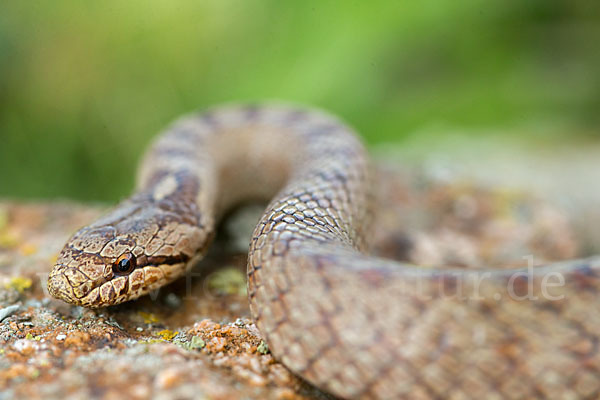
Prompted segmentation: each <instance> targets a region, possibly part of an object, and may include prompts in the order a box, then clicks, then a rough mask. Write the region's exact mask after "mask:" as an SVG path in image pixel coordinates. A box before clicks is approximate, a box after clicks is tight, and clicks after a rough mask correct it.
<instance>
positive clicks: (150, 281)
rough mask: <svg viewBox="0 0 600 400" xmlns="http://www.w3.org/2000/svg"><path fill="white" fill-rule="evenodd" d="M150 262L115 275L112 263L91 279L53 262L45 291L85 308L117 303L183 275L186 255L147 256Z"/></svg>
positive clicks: (131, 298)
mask: <svg viewBox="0 0 600 400" xmlns="http://www.w3.org/2000/svg"><path fill="white" fill-rule="evenodd" d="M145 261H148V262H151V264H147V265H143V266H138V267H137V268H136V269H134V270H133V271H132V272H131V273H130V274H127V275H116V274H114V273H113V272H112V268H111V265H107V266H105V271H106V272H105V274H104V276H102V277H100V278H98V279H90V278H88V277H87V276H86V275H85V274H83V273H82V272H81V271H80V270H79V269H77V268H74V267H69V266H67V265H64V264H56V265H55V266H54V268H53V269H52V272H51V273H50V275H49V277H48V292H49V294H50V295H51V296H52V297H54V298H57V299H60V300H63V301H65V302H67V303H69V304H73V305H77V306H83V307H88V308H100V307H106V306H110V305H116V304H120V303H123V302H125V301H129V300H133V299H136V298H138V297H140V296H143V295H145V294H148V293H149V292H151V291H153V290H155V289H158V288H159V287H161V286H163V285H165V284H166V283H170V282H172V281H174V280H175V279H177V278H178V277H180V276H182V275H183V274H184V273H185V271H186V269H187V266H188V264H189V263H188V259H187V257H169V258H167V257H157V258H148V259H147V260H145Z"/></svg>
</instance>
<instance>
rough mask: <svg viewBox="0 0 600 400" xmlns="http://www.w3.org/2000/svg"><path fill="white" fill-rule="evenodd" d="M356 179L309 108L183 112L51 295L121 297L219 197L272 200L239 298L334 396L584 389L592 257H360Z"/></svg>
mask: <svg viewBox="0 0 600 400" xmlns="http://www.w3.org/2000/svg"><path fill="white" fill-rule="evenodd" d="M370 176H371V172H370V167H369V160H368V157H367V154H366V152H365V149H364V148H363V145H362V144H361V142H360V141H359V140H358V139H357V136H356V135H355V134H354V133H353V132H352V131H351V130H350V129H349V128H348V127H346V126H345V125H344V124H342V123H341V122H339V121H338V120H337V119H335V118H334V117H332V116H329V115H327V114H324V113H322V112H319V111H314V110H303V109H296V108H293V107H285V106H243V107H242V106H237V107H235V106H231V107H223V108H219V109H214V110H211V111H208V112H206V113H204V114H200V115H192V116H187V117H184V118H182V119H180V120H179V121H177V122H175V123H174V124H173V126H172V127H171V128H169V129H168V130H167V131H166V132H165V133H164V134H162V135H160V136H158V138H157V139H156V141H155V142H154V144H153V146H152V147H151V148H150V150H149V151H148V152H147V153H146V156H145V158H144V160H143V162H142V164H141V168H140V173H139V177H138V186H137V189H136V190H135V194H133V196H131V197H130V198H129V199H127V200H125V201H124V202H122V203H121V204H119V205H118V206H117V207H116V208H115V209H114V210H113V211H112V212H110V213H109V214H108V215H106V216H104V217H103V218H101V219H100V220H98V221H96V222H95V223H93V224H92V225H89V226H86V227H85V228H83V229H81V230H79V231H78V232H77V233H75V235H74V236H73V237H72V238H71V239H70V240H69V241H68V243H67V244H66V246H65V248H64V249H63V251H62V252H61V254H60V256H59V259H58V261H57V265H56V266H54V268H53V270H52V272H51V274H50V277H49V280H48V287H49V290H50V293H51V294H52V296H54V297H56V298H59V299H62V300H64V301H66V302H69V303H72V304H77V305H81V306H85V307H104V306H109V305H113V304H117V303H120V302H124V301H128V300H132V299H135V298H137V297H139V296H141V295H144V294H146V293H148V292H149V291H151V290H153V289H155V288H157V287H160V286H162V285H164V284H166V283H168V282H170V281H173V280H174V279H177V278H178V277H180V276H182V274H184V273H185V271H186V270H187V269H188V268H189V267H190V266H191V265H192V264H194V262H195V261H196V260H197V259H198V258H200V257H201V255H202V254H203V253H204V250H205V249H206V248H207V246H208V245H209V243H210V239H211V238H212V236H213V232H214V229H215V224H216V222H217V221H218V220H219V218H220V216H222V215H223V213H224V212H226V211H227V210H228V209H230V208H231V207H232V206H234V205H237V204H238V203H241V202H243V201H245V200H248V199H272V200H271V202H270V204H269V205H268V207H267V209H266V211H265V213H264V215H263V216H262V217H261V219H260V221H259V223H258V225H257V226H256V229H255V230H254V234H253V237H252V241H251V244H250V251H249V256H248V295H249V300H250V307H251V310H252V315H253V317H254V319H255V321H256V323H257V325H258V328H259V329H260V332H261V333H262V335H263V336H264V338H265V339H266V341H267V343H268V344H269V347H270V349H271V351H272V353H273V355H274V356H275V357H276V358H277V359H278V360H280V361H281V362H282V363H284V364H285V365H286V366H287V367H288V368H289V369H290V370H292V371H293V372H294V373H296V374H298V375H300V376H302V377H303V378H304V379H306V380H308V381H309V382H311V383H313V384H314V385H316V386H318V387H320V388H321V389H323V390H325V391H327V392H330V393H332V394H334V395H336V396H339V397H343V398H379V399H405V398H406V399H442V398H449V399H471V398H476V399H483V398H485V399H501V398H508V399H532V398H551V399H598V398H600V351H599V349H598V346H599V338H600V316H599V313H598V310H599V305H600V297H599V296H598V288H599V287H600V279H599V276H600V274H599V269H600V259H599V258H590V259H587V260H575V261H570V262H566V263H559V264H553V265H549V266H545V267H537V268H535V269H519V270H515V269H481V270H459V269H452V268H447V269H424V268H419V267H415V266H410V265H404V264H400V263H397V262H392V261H390V260H384V259H378V258H374V257H372V256H369V255H368V254H366V253H365V251H366V250H367V249H368V246H367V245H368V239H369V237H370V233H369V232H370V229H372V227H370V226H369V225H370V224H369V219H370V215H371V211H372V210H371V209H370V207H373V206H375V205H373V204H372V203H373V199H372V197H373V196H372V195H371V193H372V190H371V187H372V186H371V185H372V184H373V182H372V180H371V177H370ZM380 184H382V183H380ZM273 196H274V197H273ZM120 267H122V268H121V269H119V268H120Z"/></svg>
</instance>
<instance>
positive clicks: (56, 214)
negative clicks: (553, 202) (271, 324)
mask: <svg viewBox="0 0 600 400" xmlns="http://www.w3.org/2000/svg"><path fill="white" fill-rule="evenodd" d="M394 170H397V169H396V168H394ZM381 174H382V178H384V179H385V180H386V182H388V183H387V184H386V185H382V188H381V193H380V198H381V202H382V203H383V204H384V205H385V206H384V207H382V208H381V211H380V212H379V213H378V214H377V215H376V224H375V226H376V230H375V235H374V237H375V242H376V244H375V252H376V253H377V254H379V255H383V256H386V257H392V258H396V259H400V260H404V261H408V262H412V263H417V264H420V265H424V266H425V267H427V266H438V265H452V266H456V267H464V268H468V267H478V266H483V265H487V266H489V265H494V266H497V267H514V266H525V265H526V261H525V260H524V259H523V257H525V256H527V255H532V254H533V255H535V257H536V262H537V263H542V262H545V261H549V260H560V259H567V258H571V257H574V256H576V255H577V254H578V253H579V252H580V251H581V249H580V246H579V243H578V239H577V236H576V234H575V233H574V230H573V229H571V226H570V225H569V221H568V219H567V218H566V216H565V214H563V213H561V212H559V211H558V210H557V209H555V208H554V207H552V206H549V205H548V204H546V203H543V202H541V201H540V200H538V199H537V198H536V197H535V196H532V195H530V194H528V193H525V192H523V191H520V190H515V189H512V188H508V187H503V186H501V187H496V188H488V187H485V186H479V185H476V184H474V183H473V182H471V181H469V180H465V179H450V180H449V179H447V177H445V178H444V179H440V178H439V177H438V176H437V175H436V174H431V173H413V172H406V173H400V172H391V170H390V169H386V168H383V169H382V172H381ZM434 175H435V176H434ZM438 175H439V174H438ZM105 209H106V208H105V207H101V206H87V205H80V204H75V203H72V202H54V203H23V202H14V201H8V200H5V201H0V399H12V398H33V399H35V398H40V399H41V398H44V399H55V398H60V399H82V398H88V399H91V398H101V399H125V398H126V399H130V398H131V399H147V398H154V399H187V398H198V399H203V398H205V399H308V398H327V395H325V394H323V393H321V392H319V391H318V390H317V389H315V388H313V387H311V386H310V385H308V384H306V383H304V382H303V381H301V380H300V379H299V378H297V377H295V376H294V375H292V374H291V373H290V372H289V371H288V370H287V369H286V368H285V367H284V366H283V365H282V364H280V363H278V362H277V361H276V360H275V359H274V358H273V356H272V355H271V354H270V353H269V349H268V346H267V345H266V344H265V343H264V342H263V341H262V339H261V337H260V333H259V332H258V331H257V329H256V327H255V326H254V324H253V323H252V321H251V319H250V313H249V309H248V304H247V300H246V293H245V282H244V280H245V277H244V269H245V254H244V249H245V246H246V244H245V243H247V240H248V239H247V235H248V232H249V230H251V226H252V221H254V220H255V219H256V218H257V216H256V212H252V211H244V212H240V213H238V214H237V216H234V217H232V218H230V219H229V220H228V222H227V223H226V224H225V225H224V227H223V228H222V229H221V231H222V232H221V233H222V234H221V235H220V236H219V237H220V239H218V240H217V242H216V243H215V245H214V246H213V248H214V249H213V250H212V251H211V252H210V254H209V255H208V256H207V258H206V260H205V261H203V262H202V263H201V264H200V265H199V266H198V267H197V268H196V269H194V271H193V273H192V274H191V275H189V276H188V277H186V278H184V279H181V280H179V281H177V282H175V283H174V284H172V285H169V286H167V287H165V288H163V289H161V290H159V291H158V292H157V293H154V294H153V295H152V296H146V297H144V298H142V299H139V300H138V301H134V302H130V303H127V304H123V305H120V306H115V307H111V308H107V309H100V310H87V309H83V308H80V307H72V306H70V305H67V304H65V303H63V302H61V301H58V300H54V299H51V298H50V297H49V296H48V295H47V293H46V289H45V281H46V277H47V274H48V272H49V269H50V267H51V265H52V263H53V261H54V260H55V259H56V256H57V253H58V252H59V251H60V249H61V247H62V245H63V244H64V242H65V241H66V239H67V238H68V236H69V235H70V234H71V233H73V232H74V231H75V230H76V229H77V228H79V227H80V226H82V225H85V224H87V223H89V222H91V221H92V220H93V219H94V218H96V217H97V216H98V215H99V214H100V213H101V212H103V211H104V210H105ZM432 210H434V211H432ZM239 231H243V233H239ZM236 236H237V237H236Z"/></svg>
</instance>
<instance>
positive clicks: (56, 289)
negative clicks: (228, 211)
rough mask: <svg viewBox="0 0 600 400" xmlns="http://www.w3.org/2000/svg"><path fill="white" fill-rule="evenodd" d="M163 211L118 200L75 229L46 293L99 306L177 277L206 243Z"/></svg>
mask: <svg viewBox="0 0 600 400" xmlns="http://www.w3.org/2000/svg"><path fill="white" fill-rule="evenodd" d="M164 214H165V212H164V210H160V209H158V208H156V207H152V206H150V207H143V208H142V207H133V206H132V205H130V204H123V205H121V206H118V207H117V208H116V209H115V210H114V211H113V212H112V213H110V214H108V215H107V216H106V217H104V218H102V219H100V220H98V221H97V222H96V223H94V224H93V225H90V226H87V227H85V228H82V229H80V230H79V231H78V232H76V233H75V234H74V235H73V236H72V237H71V238H70V239H69V240H68V241H67V243H66V245H65V246H64V248H63V249H62V251H61V252H60V254H59V256H58V258H57V261H56V264H55V265H54V267H53V268H52V271H51V272H50V276H49V277H48V291H49V293H50V295H51V296H53V297H55V298H57V299H60V300H63V301H66V302H67V303H70V304H74V305H78V306H84V307H90V308H98V307H105V306H110V305H115V304H119V303H122V302H125V301H128V300H133V299H135V298H138V297H140V296H142V295H144V294H147V293H149V292H150V291H152V290H154V289H157V288H159V287H160V286H163V285H164V284H166V283H169V282H171V281H173V280H175V279H176V278H178V277H180V276H182V275H183V274H184V273H185V271H186V268H187V267H188V265H192V263H191V262H190V259H191V258H192V257H193V256H194V255H195V254H197V253H198V249H201V248H205V247H206V245H207V243H206V242H207V238H206V234H204V233H203V232H204V231H202V230H201V229H200V228H199V227H198V226H194V225H191V224H187V223H185V222H184V221H181V220H180V219H178V218H177V216H176V215H170V216H169V217H168V218H167V217H166V216H165V215H164ZM158 220H160V221H161V223H160V224H159V223H157V222H156V221H158ZM200 253H201V252H200Z"/></svg>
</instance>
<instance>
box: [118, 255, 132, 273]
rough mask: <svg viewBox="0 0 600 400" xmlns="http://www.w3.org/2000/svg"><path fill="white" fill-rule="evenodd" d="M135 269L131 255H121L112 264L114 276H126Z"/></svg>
mask: <svg viewBox="0 0 600 400" xmlns="http://www.w3.org/2000/svg"><path fill="white" fill-rule="evenodd" d="M134 269H135V256H134V255H133V254H131V253H125V254H122V255H121V256H120V257H119V258H117V261H116V262H115V263H114V264H113V272H114V273H115V274H116V275H123V274H128V273H130V272H131V271H133V270H134Z"/></svg>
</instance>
